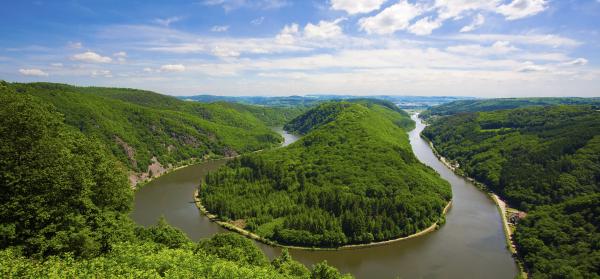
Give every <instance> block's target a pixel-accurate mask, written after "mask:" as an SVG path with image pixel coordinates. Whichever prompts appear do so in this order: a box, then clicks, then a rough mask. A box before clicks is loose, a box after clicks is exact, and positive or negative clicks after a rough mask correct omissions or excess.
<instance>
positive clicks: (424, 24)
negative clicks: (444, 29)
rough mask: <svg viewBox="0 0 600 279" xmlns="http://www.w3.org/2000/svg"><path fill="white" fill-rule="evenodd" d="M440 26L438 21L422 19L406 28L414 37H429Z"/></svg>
mask: <svg viewBox="0 0 600 279" xmlns="http://www.w3.org/2000/svg"><path fill="white" fill-rule="evenodd" d="M441 26H442V22H441V21H440V20H433V19H431V18H430V17H424V18H422V19H420V20H419V21H417V22H415V23H414V24H413V25H411V26H410V27H408V31H409V32H410V33H413V34H415V35H421V36H422V35H429V34H431V32H433V30H435V29H438V28H440V27H441Z"/></svg>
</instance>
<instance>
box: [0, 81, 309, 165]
mask: <svg viewBox="0 0 600 279" xmlns="http://www.w3.org/2000/svg"><path fill="white" fill-rule="evenodd" d="M3 86H5V87H7V88H9V89H10V90H13V91H15V92H17V93H19V94H27V95H30V96H32V97H33V98H34V99H36V100H40V101H42V102H44V103H49V104H53V105H54V107H55V108H56V110H57V111H58V112H60V113H62V114H63V115H64V117H65V123H66V124H67V125H69V126H71V127H72V128H74V129H75V130H78V131H79V132H81V133H83V134H84V135H86V136H88V137H93V138H96V139H97V140H98V141H100V142H102V143H103V144H104V145H106V146H107V147H108V148H109V150H110V151H111V152H112V154H113V155H115V156H116V157H117V159H119V161H121V162H122V163H123V164H124V165H125V166H126V167H127V169H128V170H131V171H133V172H135V173H138V174H139V173H146V172H148V176H149V177H151V176H152V175H153V174H152V173H151V172H150V171H149V168H148V166H149V165H151V164H153V163H159V164H160V166H161V168H168V167H169V166H171V167H173V166H177V165H181V164H184V163H186V162H189V160H199V159H206V158H218V157H223V156H235V155H238V154H241V153H245V152H249V151H255V150H260V149H265V148H269V147H274V146H277V145H279V144H280V142H281V140H282V139H281V137H280V136H279V135H278V134H277V133H275V132H273V131H272V130H271V128H270V127H269V126H280V125H283V123H285V122H287V121H289V120H290V119H292V118H294V117H295V116H297V115H299V114H300V113H301V112H302V110H301V109H293V108H268V107H258V106H249V105H241V104H228V103H211V104H202V103H198V102H191V101H182V100H179V99H177V98H174V97H170V96H165V95H161V94H158V93H154V92H149V91H143V90H135V89H123V88H101V87H75V86H70V85H64V84H56V83H27V84H23V83H5V82H3ZM153 158H154V159H153Z"/></svg>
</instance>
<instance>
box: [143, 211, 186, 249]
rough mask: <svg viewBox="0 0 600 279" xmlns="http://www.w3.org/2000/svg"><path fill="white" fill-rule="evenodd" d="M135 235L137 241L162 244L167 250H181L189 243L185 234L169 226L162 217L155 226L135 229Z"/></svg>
mask: <svg viewBox="0 0 600 279" xmlns="http://www.w3.org/2000/svg"><path fill="white" fill-rule="evenodd" d="M135 235H136V236H137V238H138V239H141V240H145V241H151V242H154V243H160V244H164V245H166V246H167V247H169V248H181V247H184V246H185V245H186V244H188V242H189V239H188V237H187V236H186V235H185V233H184V232H182V231H181V230H179V229H177V228H174V227H172V226H170V225H169V224H168V223H167V220H166V219H165V217H164V216H161V217H160V219H158V223H157V224H156V226H153V227H150V228H144V227H136V228H135Z"/></svg>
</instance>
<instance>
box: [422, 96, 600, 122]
mask: <svg viewBox="0 0 600 279" xmlns="http://www.w3.org/2000/svg"><path fill="white" fill-rule="evenodd" d="M552 105H596V106H600V98H575V97H556V98H501V99H474V100H458V101H454V102H449V103H445V104H442V105H439V106H434V107H432V108H429V109H428V110H426V111H424V112H423V113H421V115H420V116H421V117H422V118H423V119H428V118H430V117H435V116H446V115H453V114H458V113H465V112H482V111H494V110H505V109H515V108H524V107H531V106H542V107H543V106H552Z"/></svg>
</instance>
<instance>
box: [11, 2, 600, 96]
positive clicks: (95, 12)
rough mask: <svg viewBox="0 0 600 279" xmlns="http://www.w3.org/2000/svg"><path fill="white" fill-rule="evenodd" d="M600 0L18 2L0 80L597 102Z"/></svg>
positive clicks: (192, 90)
mask: <svg viewBox="0 0 600 279" xmlns="http://www.w3.org/2000/svg"><path fill="white" fill-rule="evenodd" d="M599 32H600V0H321V1H317V0H302V1H301V0H190V1H184V0H171V1H155V0H146V1H143V0H131V1H123V0H118V1H117V0H103V1H84V0H65V1H63V0H52V1H50V0H35V1H30V0H19V1H6V2H4V3H3V4H2V9H1V10H0V79H3V80H7V81H12V82H34V81H49V82H61V83H69V84H74V85H84V86H92V85H93V86H114V87H130V88H140V89H148V90H154V91H157V92H160V93H163V94H170V95H198V94H214V95H228V96H247V95H280V96H288V95H305V94H350V95H381V94H388V95H435V96H442V95H451V96H474V97H526V96H582V97H590V96H598V97H600V34H599Z"/></svg>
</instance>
